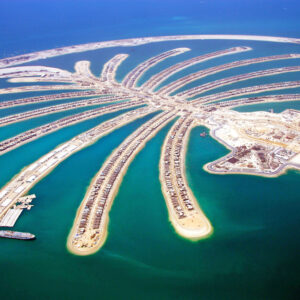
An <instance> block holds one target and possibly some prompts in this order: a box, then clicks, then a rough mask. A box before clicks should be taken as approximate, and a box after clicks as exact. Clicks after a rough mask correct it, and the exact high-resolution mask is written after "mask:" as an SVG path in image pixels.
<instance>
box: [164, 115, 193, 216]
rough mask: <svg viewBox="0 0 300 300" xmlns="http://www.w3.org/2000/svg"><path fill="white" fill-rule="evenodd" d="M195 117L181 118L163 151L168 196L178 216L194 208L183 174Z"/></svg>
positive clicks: (184, 214)
mask: <svg viewBox="0 0 300 300" xmlns="http://www.w3.org/2000/svg"><path fill="white" fill-rule="evenodd" d="M192 122H193V119H191V118H189V115H187V116H185V117H184V118H181V119H179V121H177V123H176V124H175V125H174V127H173V128H172V130H171V132H170V133H169V135H168V137H167V139H166V145H165V148H164V153H163V157H162V158H163V177H164V182H163V184H164V185H165V187H166V189H167V195H166V197H169V198H170V200H171V203H172V206H173V209H174V211H175V213H176V214H177V216H178V218H180V219H182V218H185V217H186V213H185V209H184V208H183V206H182V205H184V206H185V208H186V209H187V210H189V211H191V210H193V209H194V207H193V204H192V202H191V200H190V197H189V194H188V190H187V187H186V184H185V179H184V174H183V170H184V167H183V164H184V157H183V155H184V146H185V135H186V134H187V132H188V129H189V127H190V126H191V124H192Z"/></svg>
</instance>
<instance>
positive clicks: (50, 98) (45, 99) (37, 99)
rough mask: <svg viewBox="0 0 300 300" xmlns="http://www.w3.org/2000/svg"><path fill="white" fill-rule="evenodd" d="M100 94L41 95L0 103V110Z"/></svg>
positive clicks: (82, 92) (87, 92)
mask: <svg viewBox="0 0 300 300" xmlns="http://www.w3.org/2000/svg"><path fill="white" fill-rule="evenodd" d="M101 94H102V92H101V93H100V92H99V91H96V90H90V91H80V92H69V93H60V94H54V95H43V96H36V97H29V98H22V99H16V100H9V101H3V102H0V109H1V108H8V107H14V106H18V105H26V104H33V103H41V102H48V101H55V100H63V99H72V98H78V97H89V96H99V95H101Z"/></svg>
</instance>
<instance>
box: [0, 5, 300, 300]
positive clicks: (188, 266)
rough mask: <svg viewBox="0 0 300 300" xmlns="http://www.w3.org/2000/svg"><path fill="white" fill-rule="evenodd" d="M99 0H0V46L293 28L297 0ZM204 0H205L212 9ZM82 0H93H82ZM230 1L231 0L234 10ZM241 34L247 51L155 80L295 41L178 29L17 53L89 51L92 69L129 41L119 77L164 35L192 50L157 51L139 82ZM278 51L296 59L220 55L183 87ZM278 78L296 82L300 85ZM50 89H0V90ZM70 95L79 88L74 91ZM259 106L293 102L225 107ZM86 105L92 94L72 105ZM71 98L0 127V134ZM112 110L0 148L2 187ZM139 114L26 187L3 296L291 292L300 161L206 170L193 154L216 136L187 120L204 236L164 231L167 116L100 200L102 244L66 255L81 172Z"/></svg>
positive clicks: (84, 175) (83, 182)
mask: <svg viewBox="0 0 300 300" xmlns="http://www.w3.org/2000/svg"><path fill="white" fill-rule="evenodd" d="M101 2H102V1H98V2H97V3H96V1H90V3H92V4H90V7H87V4H84V2H83V1H72V2H70V1H65V0H64V1H56V0H55V1H53V2H52V3H55V5H59V6H60V10H58V9H54V8H55V5H54V4H50V2H48V3H46V4H42V3H45V2H41V1H37V0H30V1H27V5H26V4H24V3H25V1H24V2H22V1H19V0H14V1H11V2H10V1H3V2H0V8H1V7H2V8H4V9H0V16H1V18H0V30H1V29H3V28H5V30H3V34H1V35H0V43H1V49H0V56H2V57H3V56H8V55H14V54H19V53H26V52H28V51H35V50H42V49H49V48H53V47H56V46H64V45H72V44H76V43H83V42H91V41H98V40H111V39H116V38H124V37H137V36H151V35H164V34H193V33H194V34H196V33H241V34H269V35H283V36H294V37H300V32H299V30H298V29H297V28H299V20H298V19H297V18H296V16H297V15H298V14H297V13H298V11H299V6H298V5H297V3H296V1H289V2H286V1H279V0H274V2H272V3H273V4H272V5H271V4H269V3H267V2H266V3H265V4H262V1H257V0H252V1H248V0H247V1H246V0H245V4H241V1H234V0H229V2H227V1H226V3H227V4H226V5H225V4H224V1H221V0H218V1H217V0H213V1H211V2H208V1H191V4H190V5H187V4H186V1H171V2H170V1H169V0H168V1H165V2H163V3H161V2H162V1H154V0H153V1H150V0H149V1H148V0H147V1H144V3H143V4H141V1H132V2H131V3H132V5H131V6H130V7H128V5H127V4H126V2H127V1H121V0H119V1H111V2H110V3H108V2H107V4H103V3H104V2H103V3H101ZM8 3H10V4H8ZM212 3H214V4H217V6H214V7H217V8H216V9H214V10H212V9H211V8H212V7H213V6H212V5H213V4H212ZM228 3H229V4H228ZM251 3H252V4H251ZM274 3H275V4H276V5H275V4H274ZM293 3H294V5H293ZM43 5H44V6H43ZM93 6H94V10H92V9H91V7H93ZM15 7H19V10H14V13H15V14H13V8H15ZM116 7H117V8H118V9H116ZM30 8H31V9H30ZM242 8H243V10H242V11H243V13H240V10H241V9H242ZM62 11H64V14H65V15H63V13H62ZM80 11H82V12H85V13H86V15H82V14H81V16H82V18H81V19H80V18H79V12H80ZM87 12H88V13H87ZM104 12H105V13H104ZM254 13H255V17H254ZM22 14H23V17H22ZM9 16H10V18H11V19H13V18H17V17H19V18H20V20H21V21H20V22H25V24H26V26H23V33H22V34H20V30H19V27H20V26H19V25H18V24H17V23H15V22H11V21H10V19H9ZM12 16H14V17H12ZM30 17H31V19H30ZM253 18H254V19H255V22H253ZM75 19H76V20H75ZM50 20H51V22H50ZM117 21H118V22H117ZM3 24H10V26H4V25H3ZM37 24H39V25H40V26H37ZM49 24H51V26H50V25H49ZM297 26H298V27H297ZM25 35H26V36H27V38H25V37H24V36H25ZM243 45H247V46H251V47H252V48H253V51H250V52H246V53H242V54H238V55H231V56H225V57H222V58H217V59H215V60H211V61H207V62H205V63H202V64H198V65H195V66H193V67H190V68H188V69H186V70H184V71H182V72H179V73H178V74H175V75H173V76H172V77H171V78H170V79H168V80H166V81H165V82H164V84H167V83H168V82H170V81H171V80H174V79H177V78H179V77H181V76H184V75H187V74H189V73H192V72H195V71H198V70H200V69H202V68H208V67H213V66H215V65H218V64H223V63H227V62H231V61H234V60H237V59H246V58H251V57H258V56H267V55H274V54H284V53H292V52H294V53H299V45H292V44H291V45H288V44H277V43H261V42H247V41H183V42H182V41H181V42H170V43H156V44H149V45H142V46H138V47H117V48H110V49H103V50H99V51H98V50H97V51H90V52H86V53H79V54H71V55H66V56H62V57H55V58H51V59H46V60H40V61H36V62H33V63H29V65H40V64H43V65H47V66H52V67H60V68H63V69H66V70H69V71H74V63H75V62H76V61H78V60H86V59H88V60H90V61H91V63H92V64H91V69H92V71H93V73H94V74H96V75H99V74H100V72H101V69H102V65H103V63H105V62H106V61H107V60H108V59H110V58H112V57H113V56H114V55H115V54H118V53H128V54H130V57H129V58H128V59H127V60H126V61H124V63H123V64H122V65H121V66H120V68H119V70H118V72H117V80H119V81H121V80H122V79H123V78H124V76H125V75H126V74H127V72H128V71H129V70H130V69H132V68H133V67H135V66H136V65H137V64H139V63H140V62H142V61H143V60H145V59H148V58H150V57H152V56H154V55H157V54H159V53H161V52H163V51H166V50H169V49H172V48H176V47H189V48H191V51H190V52H187V53H184V54H183V55H180V56H177V57H172V58H169V59H167V60H165V61H164V62H162V63H160V64H158V65H157V66H155V67H154V68H152V69H151V70H149V71H148V72H147V73H146V74H145V75H144V76H143V78H142V79H141V80H140V82H139V84H142V83H143V82H145V81H146V80H147V79H148V78H149V77H150V76H152V75H153V74H154V73H156V72H159V71H160V70H162V69H164V68H166V67H168V66H170V65H172V64H174V63H176V62H179V61H182V60H184V59H188V58H191V57H194V56H197V55H202V54H205V53H207V52H210V51H217V50H220V49H225V48H228V47H232V46H243ZM289 65H299V59H297V60H285V61H279V62H272V63H266V64H258V65H253V66H251V67H243V68H238V69H232V70H229V71H226V72H222V73H218V74H215V75H212V76H210V77H207V78H204V79H201V80H199V81H197V82H195V83H192V84H191V85H189V86H188V87H189V88H191V87H193V86H195V85H197V84H202V83H206V82H207V81H210V80H218V79H220V78H222V77H224V76H234V75H237V74H240V73H248V72H253V71H256V70H261V69H266V68H275V67H281V66H289ZM268 80H270V82H276V81H280V80H299V73H297V74H296V73H294V74H289V75H287V76H286V75H278V76H273V77H272V78H266V79H265V78H264V79H263V83H267V82H269V81H268ZM257 82H259V83H260V82H261V81H260V80H257V81H256V80H252V81H250V80H249V81H247V82H242V83H238V84H235V85H232V86H227V87H223V88H221V89H218V90H214V91H211V92H209V93H213V92H216V91H223V90H228V89H231V88H238V87H243V86H245V85H247V84H256V83H257ZM9 86H12V84H9V83H6V82H5V81H4V80H1V81H0V87H1V88H4V87H9ZM186 88H187V87H186ZM283 92H285V91H277V92H273V94H279V93H283ZM287 92H289V93H291V92H293V93H296V92H298V93H299V89H293V90H289V91H287ZM51 93H53V92H39V93H34V92H33V93H23V94H19V95H17V94H11V95H8V96H6V95H0V101H5V100H11V99H17V98H18V96H20V97H27V96H28V97H29V96H35V95H37V94H38V95H42V94H51ZM209 93H208V94H209ZM264 94H268V93H264ZM77 100H80V99H74V101H77ZM68 101H69V100H68ZM68 101H67V102H68ZM56 103H57V104H58V103H64V102H60V101H58V102H56ZM48 104H49V103H48ZM43 106H44V104H43V105H40V106H37V107H43ZM28 108H29V107H26V106H24V107H17V108H14V109H9V110H5V111H0V113H2V114H3V115H6V114H10V113H16V112H19V111H25V110H27V109H28ZM270 108H273V109H274V112H280V111H282V110H284V109H287V108H294V109H299V103H298V102H294V103H292V102H287V103H277V104H273V103H272V104H263V105H256V106H249V107H241V108H237V109H236V110H238V111H241V112H242V111H253V110H268V109H270ZM86 109H91V107H90V108H82V109H77V110H76V112H79V111H82V110H86ZM74 112H75V110H74ZM74 112H72V111H69V112H63V113H58V114H53V115H49V116H46V117H41V118H35V119H32V120H30V121H26V122H22V123H17V124H14V125H11V126H8V127H5V128H0V139H1V140H3V139H5V138H7V137H11V136H13V135H15V134H17V133H20V132H22V131H24V130H27V129H30V128H34V127H36V126H39V125H41V124H44V123H46V122H49V121H50V120H51V121H52V120H55V119H58V118H61V117H63V116H66V115H70V114H72V113H74ZM118 114H119V113H114V114H109V115H105V116H102V117H98V118H95V119H92V120H88V121H85V122H82V123H80V124H76V125H73V126H70V127H67V128H64V129H62V130H59V131H57V132H55V133H53V134H50V135H48V136H45V137H43V138H41V139H38V140H36V141H35V142H32V143H30V144H27V145H24V146H22V147H20V148H19V149H16V150H14V151H12V152H10V153H8V154H5V155H3V156H0V187H2V186H3V185H5V183H6V182H8V181H9V180H10V179H11V178H12V177H13V176H14V175H15V174H17V173H18V172H19V171H20V170H21V169H22V168H23V167H25V166H26V165H28V164H30V163H32V162H33V161H35V160H36V159H38V158H39V157H40V156H42V155H44V154H46V153H47V152H48V151H50V150H51V149H53V148H54V147H56V146H57V145H59V144H61V143H63V142H64V141H67V140H69V139H71V138H72V137H74V136H75V135H77V134H79V133H81V132H83V131H85V130H88V129H89V128H92V127H94V126H96V125H98V124H99V123H101V122H103V121H105V120H107V119H109V118H111V117H114V116H117V115H118ZM150 117H151V116H149V117H145V118H143V119H140V120H137V121H136V122H133V123H132V124H129V125H127V126H125V127H123V128H120V129H118V130H116V131H115V132H113V133H111V134H109V135H108V136H106V137H104V138H102V139H101V140H99V141H98V142H97V143H95V144H94V145H92V146H90V147H88V148H86V149H85V150H84V151H80V152H78V153H76V154H74V155H73V156H71V157H70V158H68V159H67V160H66V161H64V162H63V163H61V164H60V165H59V166H58V167H57V168H56V169H55V170H54V171H53V172H52V173H51V174H49V175H48V176H47V177H45V178H44V179H43V180H42V181H41V182H39V183H38V184H37V185H36V186H35V187H34V188H33V189H32V190H31V191H30V193H35V194H36V195H37V199H36V200H34V202H33V204H34V207H33V208H32V209H31V210H30V211H29V212H27V211H26V212H24V213H23V215H22V217H21V218H20V219H19V220H18V222H17V223H16V227H15V230H19V231H28V232H32V233H34V234H35V235H36V236H37V239H36V240H35V241H33V242H28V243H27V242H22V241H16V240H5V239H1V240H0V269H1V271H2V272H1V275H0V292H1V295H2V296H3V297H2V298H3V299H5V300H6V299H13V300H15V299H51V300H52V299H92V298H94V299H217V300H219V299H237V300H240V299H247V300H248V299H249V300H253V299H254V300H256V299H297V296H298V292H299V287H298V286H299V282H300V276H299V271H300V261H299V255H298V252H299V251H298V250H299V247H300V241H299V238H298V237H299V234H300V226H299V215H300V214H299V213H300V203H299V191H298V189H297V184H298V183H299V178H300V177H299V175H300V174H299V172H297V171H288V172H287V174H285V175H283V176H280V177H278V178H272V179H269V178H262V177H256V176H240V175H226V176H220V175H213V174H209V173H207V172H205V171H204V170H203V169H202V167H203V165H204V164H205V163H207V162H210V161H213V160H215V159H217V158H219V157H221V156H223V155H225V154H226V153H227V152H228V150H226V149H225V148H224V147H223V146H222V145H220V144H219V143H218V142H216V141H215V140H213V139H212V138H211V137H209V136H207V137H205V138H201V137H200V133H201V132H203V130H207V129H205V128H203V127H197V128H195V129H193V130H192V132H191V137H190V141H189V145H188V151H187V157H186V169H187V177H188V182H189V184H190V186H191V188H192V190H193V192H194V194H195V196H196V198H197V199H198V201H199V204H200V206H201V207H202V209H203V210H204V212H205V213H206V215H207V216H208V218H209V219H210V220H211V223H212V225H213V227H214V233H213V235H212V236H211V237H210V238H208V239H206V240H202V241H200V242H190V241H188V240H185V239H183V238H181V237H179V236H178V235H177V234H176V233H175V232H174V229H173V228H172V226H171V224H170V222H169V221H168V213H167V209H166V205H165V202H164V198H163V196H162V193H161V188H160V183H159V178H158V176H159V172H158V163H159V158H160V150H161V146H162V143H163V140H164V138H165V136H166V134H167V132H168V129H169V128H170V126H171V125H172V123H170V124H168V125H167V126H166V127H165V128H164V129H163V130H161V131H160V132H159V134H158V135H157V136H156V137H155V138H153V139H152V140H151V141H149V142H148V144H147V145H146V147H145V148H144V149H143V150H142V151H141V152H140V153H139V154H138V155H137V157H136V158H135V159H134V161H133V163H132V164H131V166H130V167H129V169H128V172H127V174H126V176H125V177H124V180H123V183H122V185H121V187H120V190H119V193H118V195H117V197H116V199H115V202H114V204H113V207H112V210H111V212H110V223H109V235H108V239H107V241H106V243H105V245H104V247H103V248H102V249H101V250H100V251H99V252H98V253H96V254H94V255H92V256H89V257H78V256H74V255H72V254H70V253H69V252H68V251H67V249H66V239H67V236H68V233H69V230H70V228H71V226H72V222H73V219H74V216H75V213H76V210H77V208H78V206H79V205H80V202H81V200H82V198H83V196H84V194H85V191H86V189H87V187H88V185H89V183H90V181H91V179H92V178H93V176H94V175H95V174H96V172H97V171H98V170H99V168H100V167H101V164H102V163H103V162H104V160H105V159H106V158H107V156H108V155H109V154H110V153H111V151H112V150H113V149H114V148H115V147H117V146H118V145H119V144H120V143H121V142H122V141H123V140H124V138H125V137H127V136H128V135H129V134H130V133H132V132H133V131H134V130H135V129H137V128H138V126H140V125H141V124H143V123H144V122H145V121H146V120H148V119H149V118H150ZM2 298H1V299H2Z"/></svg>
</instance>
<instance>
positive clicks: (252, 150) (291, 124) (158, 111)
mask: <svg viewBox="0 0 300 300" xmlns="http://www.w3.org/2000/svg"><path fill="white" fill-rule="evenodd" d="M202 38H203V37H202ZM222 38H224V36H223V37H222ZM232 38H233V39H247V38H246V37H245V36H244V38H234V37H232ZM264 38H265V39H262V37H256V39H257V40H267V41H268V39H270V38H268V37H264ZM172 39H173V40H174V39H175V40H176V39H179V40H180V39H184V38H180V36H178V37H169V39H167V37H161V38H160V39H159V38H152V40H151V38H146V39H132V40H123V41H113V42H104V43H102V44H101V43H98V44H97V43H96V44H87V45H81V46H72V47H66V48H61V49H54V50H48V51H43V52H37V53H33V54H29V55H23V56H18V57H14V58H8V59H3V60H1V61H0V78H9V81H10V82H18V83H20V82H26V83H28V82H35V83H36V84H35V85H26V86H22V87H10V88H4V89H2V90H0V94H9V93H23V92H27V91H47V90H54V91H55V90H57V91H59V90H61V91H62V92H57V93H56V94H50V95H42V96H36V97H29V98H22V99H17V100H9V101H4V102H0V109H3V108H8V107H15V106H20V105H26V104H34V103H42V102H49V101H59V100H63V99H76V98H80V97H85V99H84V100H77V101H72V102H68V103H63V104H57V105H52V106H46V107H43V108H40V109H35V110H29V111H25V112H21V113H18V114H14V115H8V116H6V117H3V118H0V126H6V125H9V124H13V123H16V122H21V121H24V120H27V119H30V118H36V117H40V116H44V115H48V114H54V113H57V112H62V111H68V110H72V109H74V108H81V107H91V109H88V110H86V111H84V112H81V113H77V114H72V115H71V116H68V117H65V118H62V119H58V120H56V121H54V122H51V123H47V124H44V125H41V126H39V127H36V128H33V129H30V130H28V131H25V132H23V133H21V134H18V135H16V136H14V137H11V138H9V139H7V140H4V141H1V142H0V155H3V154H5V153H7V152H9V151H11V150H13V149H16V148H18V147H20V146H22V145H24V144H25V143H28V142H31V141H34V140H36V139H38V138H40V137H42V136H45V135H47V134H49V133H52V132H55V131H57V130H60V129H62V128H64V127H66V126H70V125H73V124H77V123H79V122H82V121H84V120H87V119H92V118H96V117H99V116H102V115H105V114H109V113H113V112H119V113H120V114H119V115H118V116H117V117H114V118H111V119H109V120H108V121H105V122H103V123H101V124H99V125H97V126H96V127H94V128H92V129H90V130H88V131H86V132H83V133H81V134H79V135H77V136H75V137H73V138H72V139H71V140H69V141H67V142H65V143H63V144H61V145H59V146H58V147H56V148H55V149H53V150H52V151H50V152H49V153H48V154H46V155H44V156H43V157H41V158H40V159H38V160H37V161H35V162H34V163H32V164H31V165H29V166H28V167H26V168H24V169H23V170H22V171H21V172H20V173H19V174H18V175H17V176H15V177H14V178H13V179H12V180H11V181H10V182H9V183H7V185H6V186H5V187H3V188H2V190H1V191H0V205H1V206H0V226H14V223H15V222H16V220H17V218H18V217H19V215H20V214H21V212H22V209H24V208H26V207H28V206H29V203H30V202H31V200H32V196H30V195H29V196H28V195H26V193H27V192H28V191H29V190H30V189H31V188H32V187H33V186H34V185H35V184H36V183H37V182H38V181H39V180H41V178H43V177H44V176H46V175H47V174H48V173H49V172H51V171H52V170H53V169H54V168H55V167H56V166H57V165H58V164H60V163H61V162H62V161H64V160H65V159H67V158H68V157H69V156H71V155H72V154H74V153H75V152H77V151H80V150H82V149H83V148H85V147H87V146H89V145H91V144H93V143H95V142H96V141H98V140H99V139H101V138H102V137H103V136H105V135H107V134H109V133H111V132H112V131H114V130H116V129H117V128H120V127H122V126H124V125H126V124H128V123H130V122H133V121H135V120H137V119H139V118H143V117H145V116H148V119H149V120H148V121H146V122H145V123H143V125H141V126H140V127H139V128H138V129H137V130H135V131H134V132H133V133H132V134H130V135H129V136H128V137H127V138H126V139H125V140H124V141H123V142H122V143H121V144H120V145H119V147H117V148H116V149H115V150H114V151H113V152H112V153H111V154H110V155H109V157H108V158H107V159H106V161H105V162H104V164H103V165H102V167H101V169H100V170H99V171H98V173H97V174H96V176H95V177H94V179H93V180H92V182H91V184H90V186H89V188H88V189H87V192H86V194H85V196H84V199H83V200H82V203H81V205H80V207H79V209H78V211H77V214H76V218H75V221H74V224H73V227H72V229H71V232H70V234H69V237H68V242H67V245H68V248H69V250H70V251H72V252H73V253H75V254H80V255H87V254H91V253H94V252H96V251H97V250H99V248H101V247H102V245H103V244H104V242H105V239H106V235H107V227H108V214H109V210H110V208H111V205H112V203H113V200H114V198H115V197H116V194H117V191H118V188H119V186H120V184H121V182H122V178H123V176H124V174H125V173H126V170H127V168H128V166H129V165H130V163H131V162H132V160H133V159H134V157H135V156H136V155H137V153H139V151H141V149H142V148H143V147H144V146H145V144H146V143H147V142H148V141H149V140H150V139H152V138H153V137H154V136H155V135H156V134H157V133H158V132H159V131H160V130H161V129H162V128H163V127H165V126H166V125H167V124H168V123H170V122H173V124H172V127H171V129H170V130H169V132H168V133H167V136H166V138H165V140H164V143H163V146H162V150H161V158H160V164H159V172H160V175H159V177H160V182H161V187H162V192H163V195H164V198H165V201H166V205H167V208H168V212H169V218H170V221H171V223H172V225H173V226H174V228H175V230H176V232H177V233H178V234H180V235H181V236H183V237H185V238H188V239H192V240H198V239H201V238H204V237H207V236H208V235H210V234H211V232H212V226H211V224H210V221H209V220H208V219H207V218H206V216H205V214H204V212H203V211H202V210H201V208H200V206H199V204H198V202H197V200H196V199H195V197H194V195H193V193H192V191H191V190H190V189H189V187H188V183H187V180H186V176H185V151H186V148H187V143H188V140H189V135H190V132H191V129H192V128H193V127H195V126H200V125H202V126H206V127H207V128H209V130H210V135H211V136H212V137H213V138H215V139H217V140H218V141H219V142H220V143H222V144H223V145H225V146H226V147H227V148H229V149H230V150H231V151H230V153H229V154H227V155H226V156H224V157H222V158H220V159H218V160H216V161H214V162H211V163H209V164H207V165H205V166H204V168H205V169H206V170H207V171H208V172H211V173H217V174H232V173H238V174H253V175H261V176H268V177H271V176H278V175H279V174H281V173H283V172H284V171H285V170H286V169H287V168H296V169H300V113H299V111H297V110H291V109H289V110H285V111H284V112H282V113H279V114H275V113H272V112H262V111H261V112H252V113H240V112H237V111H234V110H232V108H235V107H238V106H243V105H252V104H259V103H265V102H282V101H298V100H300V94H293V93H288V94H280V93H279V94H278V92H276V93H274V94H272V93H271V94H268V95H265V96H255V94H258V93H262V92H272V91H278V90H285V91H286V90H289V89H293V88H298V87H300V81H286V82H275V83H269V84H259V85H255V86H248V87H244V88H238V89H228V90H226V91H223V92H217V93H208V94H206V95H205V93H206V92H208V91H211V90H214V89H217V88H220V87H223V86H228V85H232V84H234V83H237V82H241V81H246V80H248V79H253V78H263V77H265V76H272V75H276V74H283V73H290V72H299V71H300V66H288V67H280V68H273V69H264V70H261V71H256V72H251V73H243V74H240V75H236V76H231V77H224V78H222V79H219V80H215V81H209V82H207V83H205V84H202V85H198V86H195V87H193V88H190V89H184V88H185V86H186V85H188V84H190V83H193V82H194V81H196V80H198V79H202V78H205V77H207V76H209V75H212V74H217V73H220V72H223V71H226V70H230V69H233V68H238V67H243V66H249V65H254V64H263V63H266V62H271V61H279V60H288V59H289V60H292V59H299V58H300V54H297V53H288V54H282V55H273V56H266V57H256V58H251V59H244V60H236V61H233V62H229V63H226V64H223V65H217V66H213V67H210V68H207V69H201V70H200V71H198V72H195V73H192V74H188V75H186V76H184V77H181V78H179V79H177V80H173V81H171V82H169V83H167V84H165V81H166V80H168V79H170V77H171V76H172V75H174V74H176V73H177V72H179V71H182V70H184V69H186V68H188V67H191V66H193V65H196V64H201V63H202V62H205V61H208V60H213V59H215V58H218V57H222V56H225V55H234V54H238V53H242V52H247V51H250V50H252V49H251V48H250V47H244V46H243V47H233V48H228V49H222V50H219V51H216V52H210V53H206V54H204V55H201V56H197V57H192V58H190V59H188V60H185V61H181V62H179V63H177V64H174V65H172V66H170V67H168V68H165V69H163V70H162V71H160V72H158V73H156V74H154V75H153V76H151V77H150V78H149V79H148V80H147V81H145V82H143V83H142V84H139V82H140V79H141V78H142V77H143V75H144V74H145V72H147V71H148V70H149V69H151V68H153V67H154V66H155V65H157V64H158V63H160V62H162V61H164V60H166V59H168V58H169V57H172V56H177V55H180V54H182V53H184V52H186V51H189V50H190V49H188V48H175V49H171V50H169V51H166V52H163V53H160V54H159V55H157V56H154V57H151V58H150V59H148V60H146V61H144V62H142V63H141V64H139V65H138V66H137V67H135V68H134V69H133V70H131V71H130V72H129V73H127V75H126V76H125V78H124V79H123V80H122V82H118V81H117V80H116V79H115V75H116V71H117V69H118V67H119V66H120V64H121V63H122V62H123V61H124V60H125V59H126V58H127V57H128V55H127V54H121V53H120V54H117V55H115V56H114V57H112V58H111V59H110V60H109V61H107V62H106V63H105V64H104V66H103V68H102V72H101V74H100V76H99V77H98V76H95V75H94V74H93V73H92V72H91V71H90V63H89V61H78V62H77V63H76V64H75V72H74V73H72V72H69V71H66V70H62V69H58V68H52V67H47V66H29V65H28V66H19V67H16V66H13V65H17V64H21V63H24V62H29V61H32V60H38V59H40V58H47V57H51V56H57V55H62V54H67V53H71V52H80V51H86V50H91V49H95V48H97V47H98V48H104V47H113V46H120V45H122V46H136V45H139V44H143V43H148V42H155V41H167V40H172ZM185 39H188V38H185ZM193 39H195V38H193ZM248 39H253V38H248ZM271 39H272V38H271ZM273 39H275V38H273ZM278 39H280V38H278ZM281 39H282V40H274V41H279V42H292V43H299V41H298V40H293V39H284V38H281ZM105 43H106V44H105ZM109 43H110V44H109ZM122 43H123V44H122ZM100 44H101V45H102V46H99V45H100ZM95 45H98V46H95ZM103 45H104V46H103ZM169 81H170V80H169ZM40 82H47V83H52V84H49V85H39V84H38V83H40ZM55 83H59V84H55ZM61 83H65V84H61ZM67 89H68V90H72V91H71V92H63V90H67ZM249 96H250V97H249ZM232 98H233V99H232ZM96 105H98V107H96V108H94V107H95V106H96ZM99 105H101V106H99ZM203 135H204V134H203Z"/></svg>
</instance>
